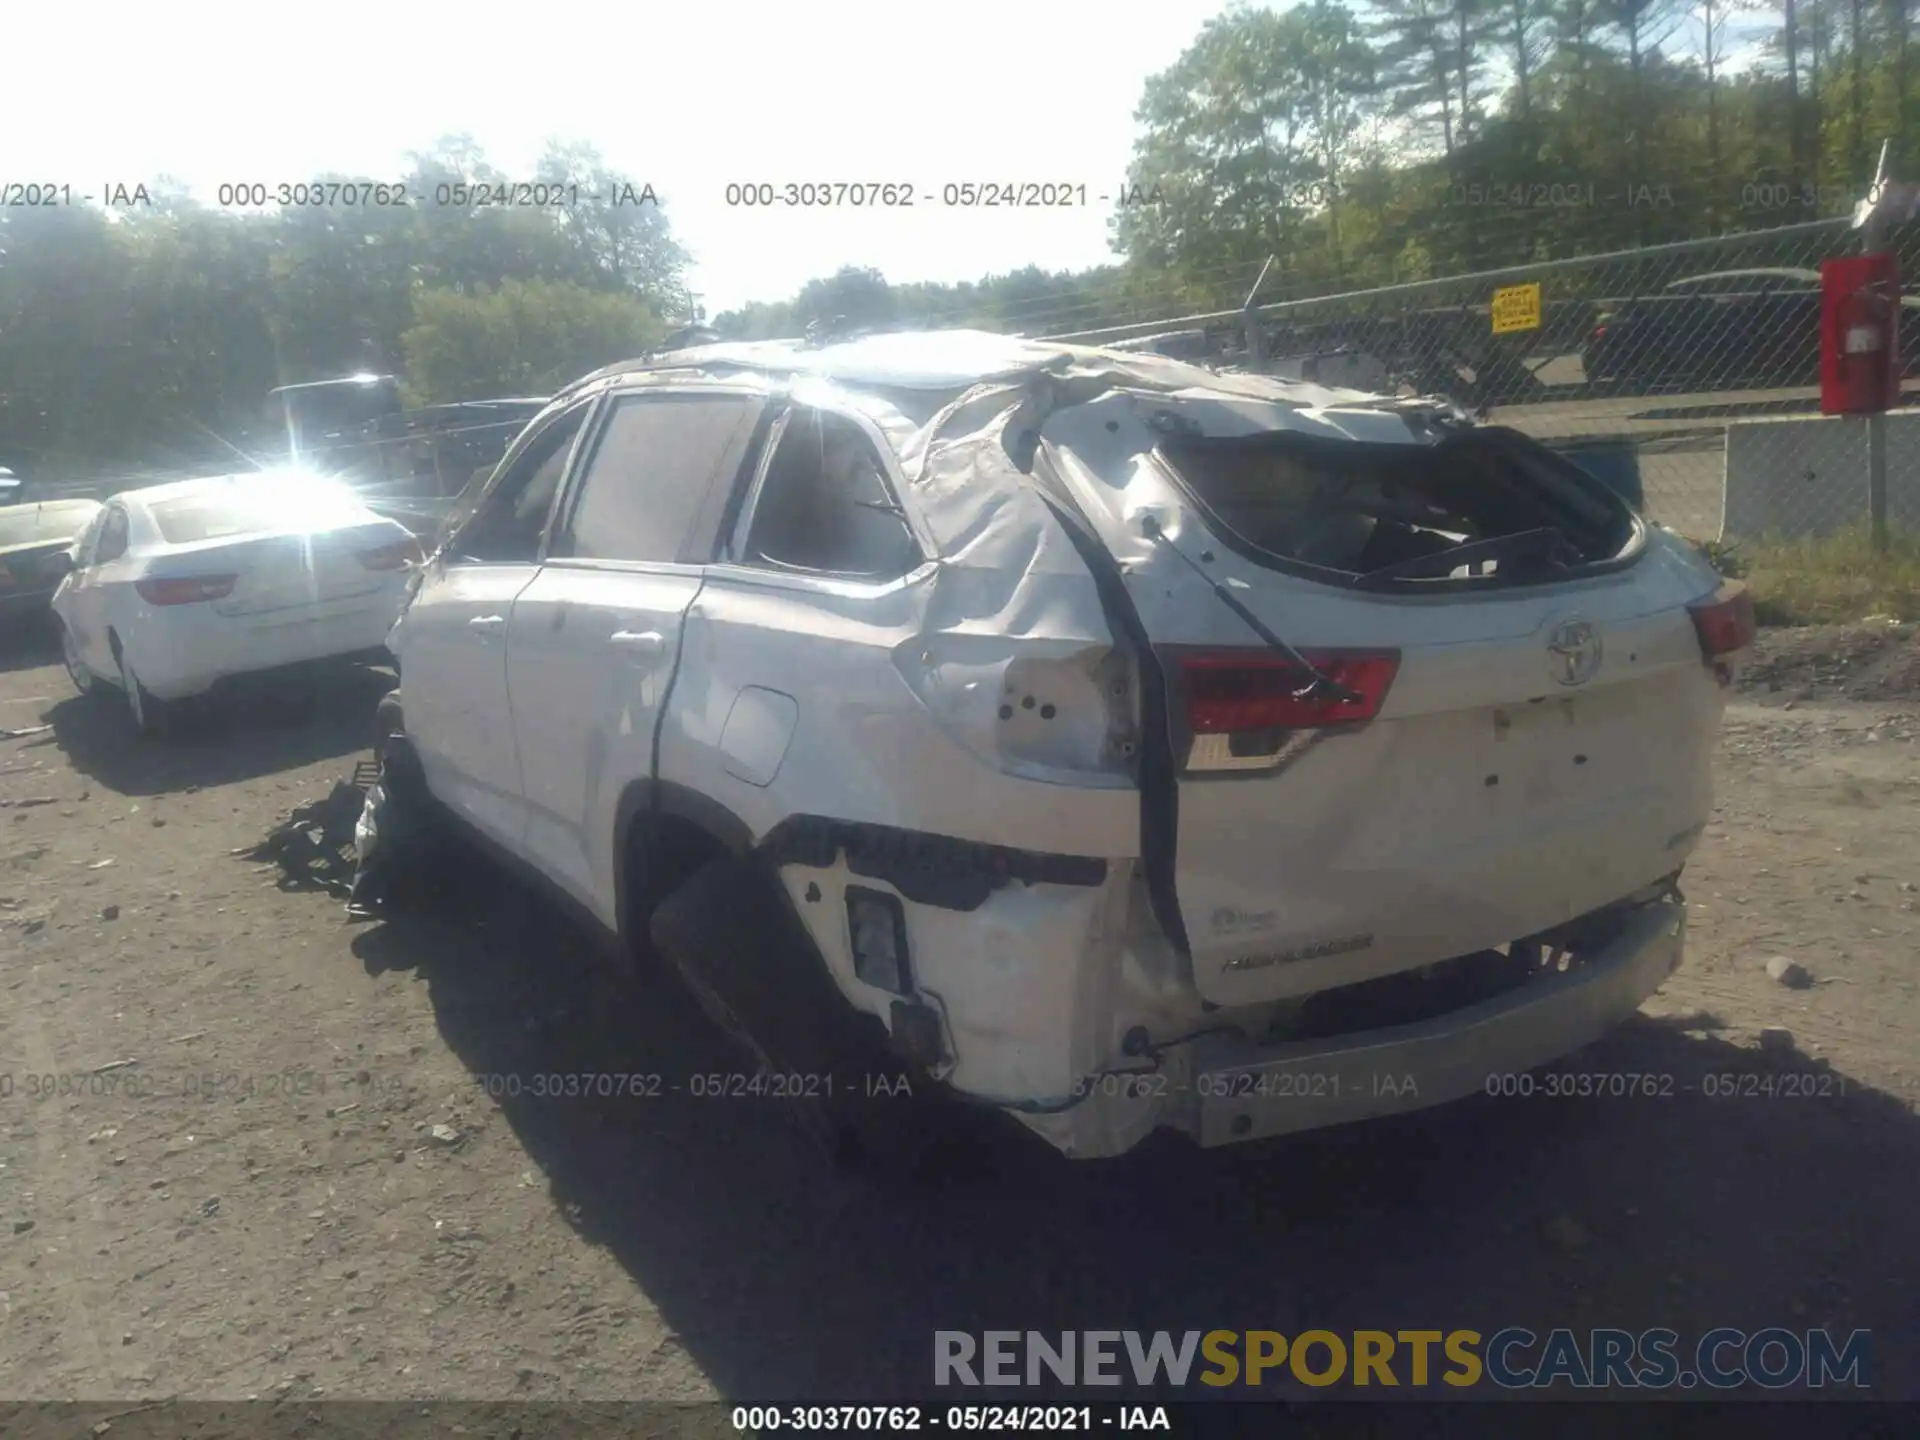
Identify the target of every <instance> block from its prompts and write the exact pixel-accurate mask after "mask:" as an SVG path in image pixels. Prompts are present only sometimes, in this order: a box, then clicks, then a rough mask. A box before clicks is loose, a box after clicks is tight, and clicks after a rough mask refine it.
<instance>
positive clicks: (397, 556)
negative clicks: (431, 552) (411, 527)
mask: <svg viewBox="0 0 1920 1440" xmlns="http://www.w3.org/2000/svg"><path fill="white" fill-rule="evenodd" d="M426 558H427V555H426V551H424V550H423V549H421V548H420V542H419V541H418V540H417V539H415V538H414V537H413V536H411V535H409V536H408V537H407V538H406V539H405V540H396V541H394V542H393V544H391V545H382V546H381V547H380V548H379V549H377V550H362V551H361V552H360V563H361V564H362V565H364V566H366V567H367V569H369V570H404V569H406V568H407V566H409V565H418V564H419V563H420V562H421V561H423V560H425V559H426Z"/></svg>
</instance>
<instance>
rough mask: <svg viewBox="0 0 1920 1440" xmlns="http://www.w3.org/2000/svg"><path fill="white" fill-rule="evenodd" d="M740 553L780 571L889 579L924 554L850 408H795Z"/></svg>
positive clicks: (911, 567)
mask: <svg viewBox="0 0 1920 1440" xmlns="http://www.w3.org/2000/svg"><path fill="white" fill-rule="evenodd" d="M741 558H742V559H743V560H744V561H745V562H746V563H747V564H750V565H764V566H767V567H769V568H771V569H776V570H792V571H799V572H802V573H806V574H817V575H838V576H849V577H853V578H857V579H889V580H890V579H895V578H897V577H899V576H901V575H904V574H906V573H907V572H908V571H909V570H911V569H913V568H914V567H915V566H916V565H918V564H919V563H920V561H921V558H922V556H921V553H920V546H919V543H918V542H917V541H916V540H915V539H914V537H913V531H912V529H911V527H909V526H908V524H907V519H906V514H905V512H904V511H903V510H902V509H901V508H900V504H899V501H898V500H896V499H895V498H894V495H893V491H892V489H891V487H890V486H889V485H888V483H887V472H886V468H885V466H884V465H882V464H881V461H880V456H879V454H878V452H876V451H875V449H874V447H873V443H872V441H870V440H869V439H868V438H867V434H866V432H865V431H864V430H862V429H861V428H860V427H859V426H858V425H856V424H854V423H853V421H851V420H849V419H847V418H846V417H845V416H843V415H833V414H829V413H826V412H824V411H820V410H809V409H796V410H795V411H793V413H792V415H791V416H790V417H789V419H788V421H787V426H786V430H785V432H784V433H783V434H782V435H781V437H780V443H779V448H778V449H777V450H776V451H774V455H773V461H772V463H771V464H770V465H768V467H767V477H766V480H765V482H764V483H763V485H762V486H761V491H760V499H759V501H758V503H757V504H756V505H755V507H754V513H753V522H752V525H751V526H750V528H749V529H748V531H747V541H746V546H745V553H744V554H743V556H742V557H741Z"/></svg>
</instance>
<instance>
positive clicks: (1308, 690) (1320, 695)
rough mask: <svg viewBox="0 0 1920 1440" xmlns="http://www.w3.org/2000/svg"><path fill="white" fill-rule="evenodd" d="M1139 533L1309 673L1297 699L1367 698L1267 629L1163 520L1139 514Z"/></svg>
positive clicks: (1296, 693)
mask: <svg viewBox="0 0 1920 1440" xmlns="http://www.w3.org/2000/svg"><path fill="white" fill-rule="evenodd" d="M1140 533H1141V534H1142V535H1145V536H1146V537H1147V539H1149V540H1152V541H1155V542H1157V543H1159V544H1161V545H1164V546H1165V547H1166V548H1167V549H1168V550H1170V551H1172V552H1173V553H1174V554H1175V555H1178V556H1179V557H1180V558H1181V559H1182V560H1183V561H1185V562H1186V565H1187V568H1188V569H1189V570H1191V571H1193V573H1194V574H1196V575H1198V576H1199V577H1200V578H1201V580H1202V581H1204V582H1205V583H1206V586H1207V588H1208V589H1209V590H1211V591H1213V593H1214V595H1215V597H1216V598H1217V599H1218V600H1219V601H1220V603H1221V604H1222V605H1224V606H1226V607H1227V608H1228V609H1229V610H1231V611H1233V613H1234V614H1235V615H1238V616H1239V617H1240V618H1241V620H1242V621H1244V622H1245V623H1246V626H1247V628H1248V629H1249V630H1251V631H1253V633H1254V634H1256V635H1258V636H1259V637H1260V638H1261V639H1262V640H1264V641H1265V642H1266V643H1267V645H1268V647H1269V648H1271V649H1273V650H1275V651H1277V652H1278V653H1279V654H1281V655H1282V656H1284V657H1285V658H1286V659H1287V660H1289V661H1291V662H1292V663H1293V664H1295V665H1297V666H1299V667H1300V670H1301V671H1302V673H1304V674H1305V675H1306V677H1307V683H1306V684H1305V685H1302V686H1301V687H1300V688H1299V689H1298V690H1296V691H1294V692H1293V698H1294V699H1296V700H1334V701H1338V702H1339V703H1341V704H1343V705H1357V704H1359V703H1360V701H1361V700H1362V699H1363V698H1364V697H1363V696H1361V695H1359V694H1357V693H1356V692H1355V691H1353V690H1350V689H1348V688H1347V687H1346V686H1345V685H1342V684H1341V683H1340V682H1339V681H1338V680H1335V679H1334V678H1333V677H1332V676H1331V675H1328V674H1326V673H1324V672H1323V671H1321V670H1319V669H1316V668H1315V666H1314V664H1313V662H1312V661H1310V660H1308V659H1307V657H1306V656H1304V655H1302V654H1301V653H1300V652H1299V651H1298V650H1296V649H1294V648H1293V646H1291V645H1289V644H1288V643H1287V642H1286V641H1284V640H1282V639H1281V638H1280V637H1279V636H1278V635H1276V634H1274V633H1273V631H1272V630H1270V629H1268V628H1267V626H1266V625H1265V623H1264V622H1262V620H1261V619H1260V617H1259V616H1258V615H1256V614H1254V613H1253V611H1251V610H1249V609H1248V608H1247V607H1246V606H1245V605H1242V604H1241V603H1240V598H1239V597H1238V596H1237V595H1235V594H1234V593H1233V592H1232V591H1231V590H1229V589H1227V587H1226V586H1225V585H1223V584H1221V583H1220V582H1219V581H1218V580H1216V579H1214V577H1213V576H1211V575H1209V574H1208V573H1207V572H1206V571H1205V570H1204V569H1202V568H1201V566H1200V562H1199V561H1197V560H1195V559H1194V558H1193V557H1192V556H1191V555H1189V554H1187V552H1186V551H1184V550H1182V549H1181V548H1180V547H1179V546H1178V545H1176V544H1174V543H1173V541H1172V540H1171V539H1169V538H1168V536H1167V532H1166V531H1164V530H1162V529H1161V528H1160V522H1159V520H1158V519H1156V518H1155V517H1154V516H1152V515H1143V516H1141V517H1140Z"/></svg>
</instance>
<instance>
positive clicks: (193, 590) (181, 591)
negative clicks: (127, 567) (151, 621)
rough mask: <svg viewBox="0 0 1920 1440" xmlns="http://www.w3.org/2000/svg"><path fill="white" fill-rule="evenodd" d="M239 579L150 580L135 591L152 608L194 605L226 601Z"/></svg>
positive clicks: (137, 583)
mask: <svg viewBox="0 0 1920 1440" xmlns="http://www.w3.org/2000/svg"><path fill="white" fill-rule="evenodd" d="M239 580H240V577H239V576H238V575H176V576H166V577H160V576H149V577H148V578H147V579H145V580H136V581H134V582H133V588H134V589H135V590H136V591H138V592H139V595H140V598H141V599H142V600H144V601H146V602H147V603H148V604H149V605H191V604H193V603H195V602H196V601H199V600H224V599H226V597H227V596H229V595H231V594H232V593H233V587H234V586H235V585H236V584H238V583H239Z"/></svg>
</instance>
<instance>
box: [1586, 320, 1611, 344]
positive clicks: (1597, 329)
mask: <svg viewBox="0 0 1920 1440" xmlns="http://www.w3.org/2000/svg"><path fill="white" fill-rule="evenodd" d="M1588 338H1589V339H1590V340H1591V341H1592V342H1593V343H1594V344H1596V345H1597V344H1599V343H1600V342H1601V341H1602V340H1604V339H1606V338H1607V327H1606V326H1604V325H1596V326H1594V327H1593V334H1592V335H1591V336H1589V337H1588Z"/></svg>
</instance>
